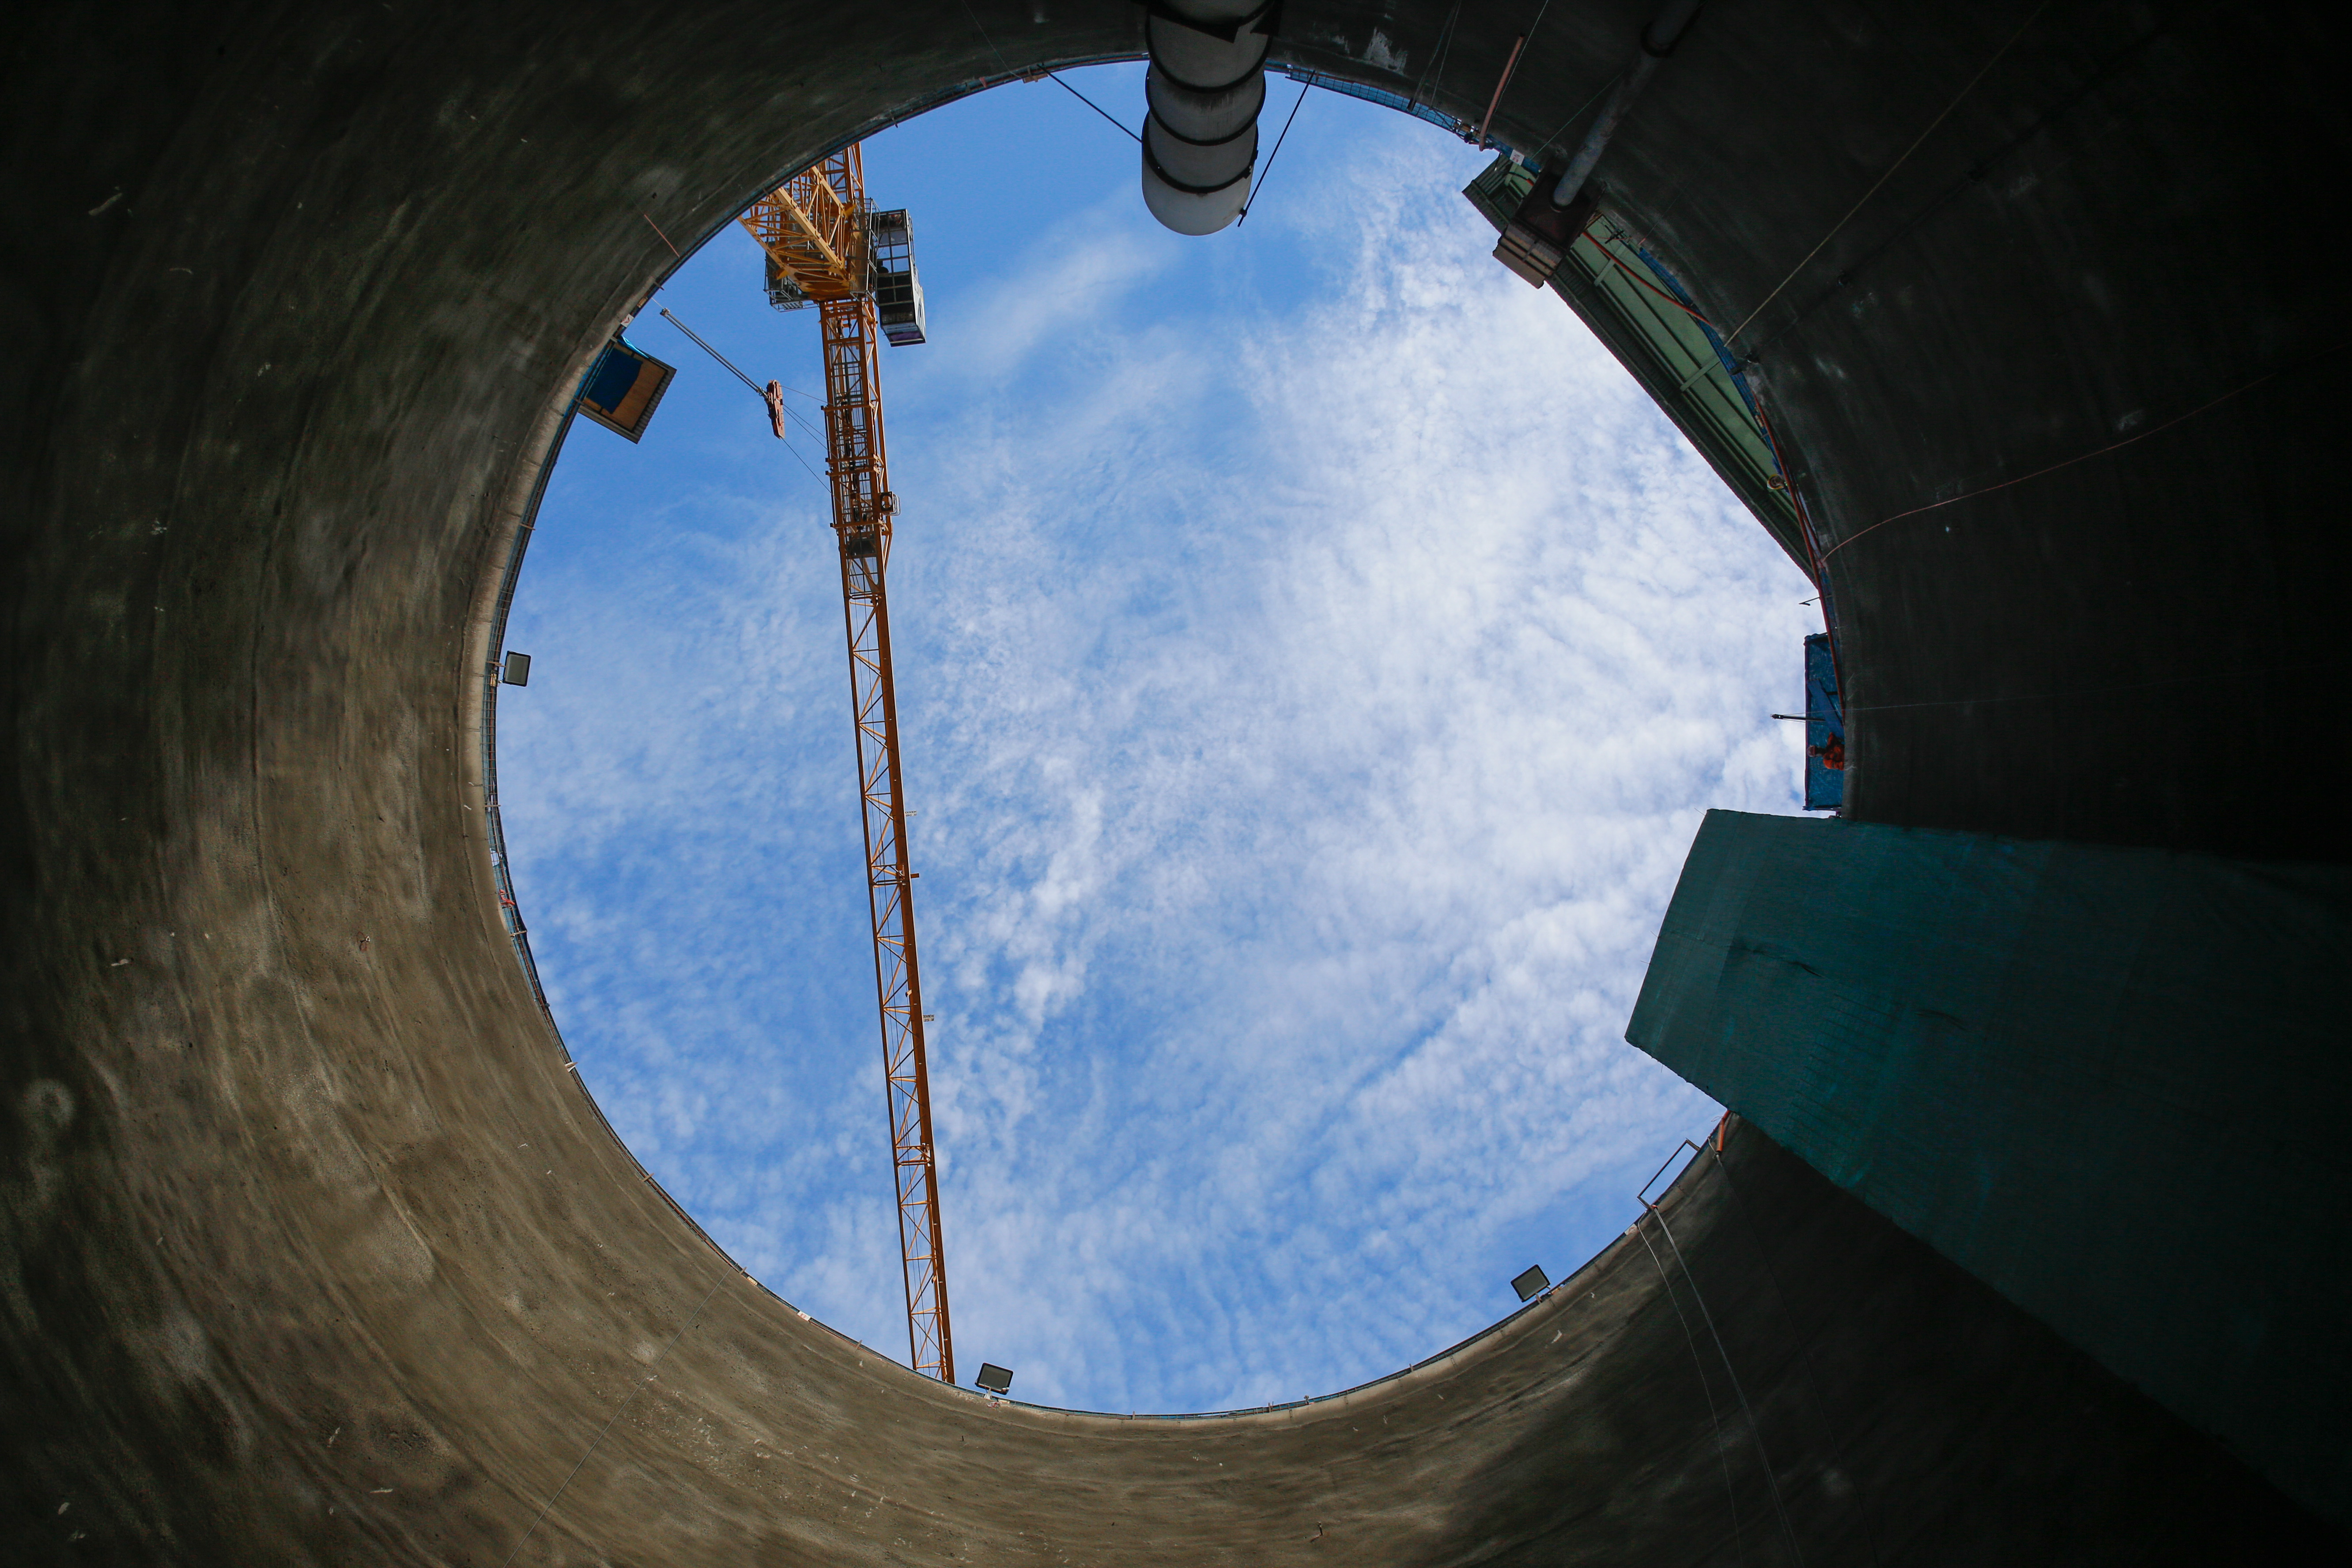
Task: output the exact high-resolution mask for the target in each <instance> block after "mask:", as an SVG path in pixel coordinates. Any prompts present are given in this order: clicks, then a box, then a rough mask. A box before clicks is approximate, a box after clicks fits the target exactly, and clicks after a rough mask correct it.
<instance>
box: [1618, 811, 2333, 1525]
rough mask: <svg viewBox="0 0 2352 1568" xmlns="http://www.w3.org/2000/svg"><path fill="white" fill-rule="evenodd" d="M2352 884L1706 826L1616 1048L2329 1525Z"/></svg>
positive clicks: (1863, 834)
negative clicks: (1659, 1066) (2040, 1325)
mask: <svg viewBox="0 0 2352 1568" xmlns="http://www.w3.org/2000/svg"><path fill="white" fill-rule="evenodd" d="M2347 911H2352V877H2347V872H2346V871H2345V870H2344V869H2343V868H2333V867H2313V866H2291V865H2263V864H2251V863H2239V862H2231V861H2225V860H2220V859H2215V858H2208V857H2201V856H2189V855H2174V854H2168V853H2164V852H2161V851H2156V850H2141V849H2122V848H2108V847H2095V846H2085V845H2073V844H2053V843H2028V842H2021V841H2018V840H2013V839H2002V838H1994V837H1982V836H1978V835H1971V834H1964V833H1948V832H1932V831H1927V830H1920V829H1906V828H1899V827H1889V826H1873V825H1868V824H1859V823H1853V822H1845V821H1836V820H1822V819H1805V818H1797V817H1778V816H1748V815H1744V814H1739V813H1733V812H1721V811H1717V812H1710V813H1709V814H1708V815H1707V817H1706V822H1705V824H1704V825H1703V826H1702V827H1701V828H1700V830H1699V834H1698V837H1697V840H1696V843H1694V844H1693V846H1692V847H1691V853H1690V858H1689V859H1688V861H1687V862H1686V863H1685V866H1684V868H1683V875H1682V880H1681V883H1680V885H1679V886H1678V887H1677V888H1676V889H1675V898H1674V902H1673V904H1672V906H1671V907H1670V908H1669V910H1667V913H1666V918H1665V921H1664V926H1663V928H1662V929H1661V931H1659V935H1658V944H1657V950H1656V952H1655V954H1654V956H1653V958H1652V959H1651V963H1650V970H1649V973H1648V976H1647V977H1646V979H1645V980H1644V981H1643V986H1642V994H1641V999H1640V1001H1639V1003H1638V1004H1637V1005H1636V1006H1635V1008H1634V1012H1633V1022H1632V1024H1631V1025H1630V1026H1628V1028H1627V1031H1626V1037H1627V1038H1628V1039H1630V1040H1631V1041H1632V1042H1633V1044H1634V1045H1636V1046H1638V1047H1641V1048H1642V1049H1643V1050H1644V1051H1646V1052H1648V1053H1649V1054H1650V1055H1652V1056H1653V1057H1655V1058H1658V1059H1659V1060H1660V1061H1662V1062H1664V1063H1665V1064H1666V1065H1667V1066H1668V1067H1670V1068H1674V1069H1675V1071H1676V1072H1678V1073H1680V1074H1682V1075H1683V1076H1684V1077H1685V1078H1686V1079H1689V1080H1690V1081H1691V1082H1692V1083H1694V1084H1696V1085H1697V1086H1698V1087H1699V1088H1700V1089H1704V1090H1706V1092H1707V1093H1708V1094H1709V1095H1711V1096H1713V1097H1714V1098H1715V1099H1716V1100H1718V1101H1720V1102H1721V1103H1723V1104H1724V1105H1726V1106H1728V1107H1729V1108H1730V1109H1732V1110H1737V1111H1738V1112H1739V1113H1740V1114H1741V1115H1743V1116H1745V1117H1748V1119H1749V1120H1751V1121H1755V1122H1756V1123H1757V1124H1758V1125H1759V1126H1760V1127H1761V1128H1762V1129H1763V1130H1764V1131H1766V1132H1768V1133H1769V1134H1770V1135H1771V1136H1772V1137H1773V1138H1775V1139H1777V1140H1779V1141H1780V1142H1781V1143H1783V1144H1784V1145H1786V1146H1787V1147H1789V1148H1790V1150H1792V1151H1794V1152H1796V1153H1797V1154H1798V1155H1800V1156H1801V1157H1802V1158H1803V1159H1804V1160H1806V1161H1807V1162H1808V1163H1811V1164H1812V1165H1813V1166H1814V1167H1815V1168H1816V1169H1817V1170H1819V1171H1821V1172H1822V1173H1823V1174H1825V1175H1827V1176H1828V1177H1829V1178H1830V1179H1831V1180H1832V1181H1835V1182H1837V1183H1838V1184H1840V1185H1842V1186H1844V1187H1845V1188H1847V1189H1848V1190H1849V1191H1851V1192H1853V1194H1855V1195H1856V1196H1858V1197H1860V1198H1861V1199H1862V1200H1863V1201H1864V1202H1865V1203H1867V1204H1869V1205H1871V1206H1872V1207H1874V1208H1875V1209H1877V1210H1878V1211H1879V1212H1880V1213H1881V1214H1884V1215H1886V1216H1887V1217H1888V1218H1890V1219H1892V1220H1894V1221H1895V1223H1896V1224H1897V1225H1900V1226H1903V1227H1904V1228H1905V1229H1906V1230H1908V1231H1910V1232H1912V1233H1913V1234H1914V1235H1916V1236H1918V1237H1921V1238H1923V1239H1924V1240H1926V1241H1927V1242H1928V1243H1930V1244H1931V1245H1933V1246H1935V1247H1937V1248H1938V1249H1939V1250H1941V1251H1942V1252H1943V1253H1944V1254H1945V1255H1946V1256H1947V1257H1948V1258H1952V1259H1953V1260H1954V1261H1956V1262H1958V1264H1960V1265H1961V1266H1962V1267H1964V1268H1968V1269H1969V1270H1970V1271H1971V1272H1973V1273H1975V1274H1976V1275H1977V1276H1979V1278H1980V1279H1984V1280H1985V1281H1987V1282H1988V1283H1990V1284H1991V1285H1992V1286H1993V1287H1994V1288H1996V1289H2000V1290H2001V1291H2002V1292H2004V1293H2005V1294H2007V1295H2008V1296H2009V1297H2010V1299H2011V1300H2014V1301H2016V1302H2017V1303H2018V1304H2019V1305H2020V1306H2021V1307H2023V1308H2024V1309H2026V1310H2028V1311H2030V1312H2032V1313H2033V1314H2035V1315H2036V1316H2038V1317H2040V1318H2042V1320H2043V1321H2045V1322H2048V1323H2049V1324H2051V1325H2052V1326H2053V1328H2055V1329H2057V1330H2058V1331H2059V1332H2061V1333H2062V1334H2064V1335H2065V1336H2066V1337H2068V1338H2069V1339H2071V1340H2073V1341H2074V1342H2075V1343H2076V1344H2078V1345H2080V1346H2082V1347H2083V1348H2084V1349H2085V1350H2087V1351H2089V1352H2091V1353H2092V1354H2093V1355H2095V1357H2097V1358H2098V1359H2099V1360H2100V1361H2102V1362H2104V1363H2105V1364H2106V1365H2107V1366H2108V1367H2110V1368H2111V1369H2113V1370H2114V1371H2116V1372H2117V1373H2121V1374H2122V1375H2123V1376H2125V1377H2126V1378H2127V1379H2129V1380H2130V1381H2132V1382H2134V1383H2136V1384H2139V1385H2140V1386H2141V1387H2142V1388H2144V1389H2146V1390H2147V1392H2149V1393H2150V1394H2154V1395H2155V1396H2156V1397H2157V1398H2158V1399H2159V1400H2161V1401H2163V1402H2164V1403H2166V1404H2168V1405H2170V1406H2171V1407H2172V1408H2173V1409H2175V1410H2176V1411H2178V1412H2179V1413H2180V1414H2181V1415H2185V1416H2187V1417H2188V1418H2189V1420H2190V1421H2192V1422H2193V1423H2195V1424H2197V1425H2198V1426H2202V1427H2204V1428H2206V1429H2207V1430H2209V1431H2212V1432H2214V1433H2217V1434H2219V1435H2221V1436H2222V1437H2223V1438H2224V1439H2225V1440H2227V1441H2228V1442H2229V1443H2230V1444H2231V1446H2233V1447H2236V1448H2237V1449H2238V1450H2239V1451H2240V1452H2241V1453H2242V1454H2244V1455H2245V1456H2246V1457H2247V1458H2250V1459H2252V1460H2253V1461H2254V1462H2255V1463H2256V1465H2257V1466H2258V1468H2262V1469H2263V1470H2264V1471H2266V1472H2267V1473H2269V1474H2270V1475H2271V1476H2272V1477H2273V1479H2276V1480H2278V1481H2279V1482H2280V1483H2281V1484H2282V1485H2284V1486H2285V1487H2286V1488H2287V1489H2288V1490H2290V1491H2291V1492H2294V1493H2295V1494H2296V1495H2298V1496H2299V1497H2301V1498H2303V1499H2304V1500H2305V1501H2307V1502H2310V1503H2312V1504H2313V1505H2315V1506H2316V1507H2318V1508H2319V1509H2320V1510H2322V1511H2323V1512H2326V1513H2328V1514H2330V1515H2331V1516H2332V1517H2334V1518H2336V1519H2337V1520H2339V1521H2343V1520H2346V1519H2347V1517H2352V1421H2347V1418H2346V1416H2345V1415H2344V1412H2346V1411H2347V1410H2352V1348H2347V1347H2352V1334H2347V1328H2352V1158H2347V1120H2352V1026H2347V974H2352V940H2347V931H2352V921H2347Z"/></svg>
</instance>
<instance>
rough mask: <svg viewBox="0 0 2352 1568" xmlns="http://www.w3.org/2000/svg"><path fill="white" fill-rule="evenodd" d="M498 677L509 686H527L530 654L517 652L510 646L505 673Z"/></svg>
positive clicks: (528, 683) (528, 682)
mask: <svg viewBox="0 0 2352 1568" xmlns="http://www.w3.org/2000/svg"><path fill="white" fill-rule="evenodd" d="M499 679H501V680H503V681H505V682H506V683H507V684H508V685H509V686H529V685H530V655H529V654H527V653H517V652H515V651H514V650H513V649H511V648H509V649H508V650H507V668H506V673H505V674H503V675H501V676H500V677H499Z"/></svg>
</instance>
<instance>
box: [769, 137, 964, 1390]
mask: <svg viewBox="0 0 2352 1568" xmlns="http://www.w3.org/2000/svg"><path fill="white" fill-rule="evenodd" d="M865 185H866V181H865V165H864V160H863V159H862V157H861V156H860V153H859V149H858V148H857V147H856V146H854V145H853V146H850V147H847V148H845V149H843V150H842V151H841V152H839V153H834V154H833V155H831V156H830V157H827V158H825V159H824V160H823V161H822V162H820V163H817V164H815V165H814V166H813V167H812V168H809V169H806V170H804V171H803V172H802V173H801V174H795V175H793V177H792V178H791V179H789V180H787V181H785V182H784V184H782V185H781V186H779V187H777V188H776V189H775V190H774V191H772V192H771V193H770V194H769V195H766V196H763V197H761V199H760V200H759V201H758V202H755V203H753V204H752V205H751V208H750V209H749V210H748V211H746V212H745V213H744V214H743V216H742V219H741V222H742V225H743V226H744V227H745V228H746V229H748V230H750V231H751V237H752V238H754V239H756V240H758V241H759V242H760V247H761V249H762V250H764V251H766V252H767V254H768V258H769V267H768V292H769V297H770V299H771V300H774V301H775V302H776V303H777V304H778V305H779V306H782V307H783V308H787V309H791V308H795V307H797V306H799V305H801V304H805V303H814V305H815V306H816V309H817V320H818V328H819V335H820V337H821V339H822V342H823V345H824V437H825V471H826V477H827V479H828V480H829V481H830V483H831V487H832V490H833V531H834V535H835V542H836V543H837V545H838V547H839V551H840V556H841V603H842V611H843V618H844V622H845V627H846V630H847V634H848V641H849V688H850V703H851V710H852V712H853V713H854V714H855V716H856V735H857V791H858V800H859V813H860V816H861V818H862V822H863V826H864V829H865V838H866V906H867V910H868V912H869V914H870V915H871V917H872V924H873V932H874V985H875V995H876V1000H877V1003H878V1005H879V1009H880V1013H881V1022H882V1067H883V1077H884V1080H885V1083H886V1086H887V1092H888V1096H889V1107H890V1163H891V1171H892V1179H893V1181H894V1183H895V1184H896V1187H897V1192H898V1243H899V1246H898V1251H899V1260H900V1267H901V1271H902V1275H903V1278H904V1281H905V1285H906V1293H907V1342H908V1358H909V1360H910V1362H911V1363H912V1364H913V1366H914V1368H915V1370H916V1371H917V1372H919V1373H926V1374H928V1375H929V1376H932V1377H936V1378H938V1379H939V1380H940V1382H942V1383H953V1382H954V1381H955V1351H954V1347H953V1344H952V1342H951V1340H950V1334H949V1330H948V1277H947V1260H946V1257H945V1253H944V1249H943V1248H942V1247H941V1244H940V1184H939V1168H938V1162H937V1160H936V1158H935V1157H934V1155H933V1152H932V1144H931V1089H930V1076H929V1068H928V1067H927V1064H926V1060H925V1057H924V1049H923V1025H924V1022H925V1019H924V1016H923V986H922V977H921V971H920V968H919V965H918V963H917V962H916V951H915V907H914V880H915V872H914V871H913V869H912V868H910V867H909V866H908V860H907V814H906V796H905V793H904V791H903V789H902V787H901V784H900V776H899V767H898V692H897V687H896V683H895V681H894V680H893V679H892V676H891V669H890V598H889V589H888V580H889V565H890V533H891V521H892V518H893V517H894V515H895V514H896V513H897V511H898V498H897V497H896V496H895V495H893V494H892V493H891V491H890V472H889V463H888V459H887V453H886V450H885V447H884V445H883V439H882V387H881V378H880V374H879V373H880V366H879V364H878V363H877V353H878V339H879V338H880V337H881V335H882V331H883V321H882V319H881V315H880V313H879V311H878V310H877V300H876V295H877V287H878V288H879V289H880V290H881V291H882V292H883V294H884V295H885V297H886V299H887V300H888V302H889V303H890V304H891V305H892V306H893V307H894V310H893V315H894V321H893V323H892V325H893V335H894V339H896V340H897V341H912V342H920V341H921V326H920V306H919V300H920V295H919V289H916V286H915V282H914V274H913V268H912V261H911V257H910V255H908V253H907V251H906V249H905V247H904V243H903V242H904V237H905V233H906V224H905V221H904V216H903V215H899V214H886V215H882V216H883V217H884V218H896V219H898V221H897V223H896V225H895V227H891V226H883V227H882V228H881V229H880V230H879V232H880V233H881V235H882V239H881V240H879V241H878V242H877V218H876V215H875V214H874V213H873V211H872V208H871V205H870V204H868V203H867V201H866V189H865ZM894 237H895V239H896V240H897V241H898V243H897V244H895V245H894V244H893V243H892V241H893V239H894ZM877 250H880V251H883V252H885V254H882V255H879V256H877ZM893 259H897V260H898V261H899V266H898V268H895V269H893V268H890V267H889V265H888V263H889V262H891V261H892V260H893ZM877 263H878V265H877ZM907 300H913V301H914V303H913V304H912V305H911V306H909V305H908V304H907V303H906V301H907ZM909 310H911V312H912V315H911V321H912V323H913V326H912V334H911V336H909V337H905V338H900V337H898V332H899V331H902V330H903V328H904V324H905V323H904V321H901V320H899V319H898V318H907V317H908V312H909Z"/></svg>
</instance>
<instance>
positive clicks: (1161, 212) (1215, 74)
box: [1143, 0, 1278, 234]
mask: <svg viewBox="0 0 2352 1568" xmlns="http://www.w3.org/2000/svg"><path fill="white" fill-rule="evenodd" d="M1276 4H1278V0H1267V3H1265V4H1254V3H1253V0H1161V3H1158V4H1154V5H1152V6H1151V9H1150V14H1149V15H1148V16H1146V17H1145V18H1144V23H1143V36H1144V40H1145V44H1146V46H1147V47H1149V48H1150V52H1151V68H1150V71H1148V72H1147V73H1146V74H1145V76H1144V79H1143V96H1144V99H1145V101H1146V102H1147V103H1148V104H1149V105H1150V110H1151V112H1150V114H1149V115H1148V116H1147V117H1146V118H1145V120H1144V122H1143V203H1144V205H1146V206H1148V207H1150V209H1151V216H1154V217H1156V218H1158V219H1159V220H1160V222H1161V223H1162V224H1164V225H1166V226H1168V227H1170V228H1172V229H1174V230H1175V231H1176V232H1177V233H1178V234H1214V233H1216V232H1217V231H1218V230H1219V229H1221V228H1223V227H1224V226H1226V225H1227V224H1230V223H1232V222H1233V221H1234V219H1235V218H1237V217H1239V216H1241V213H1242V208H1243V207H1244V206H1246V205H1248V203H1249V194H1250V174H1251V172H1252V171H1253V170H1254V169H1255V167H1256V166H1257V116H1258V110H1260V109H1262V108H1263V107H1265V51H1266V48H1267V47H1268V46H1269V45H1270V44H1272V42H1273V41H1274V12H1275V7H1276Z"/></svg>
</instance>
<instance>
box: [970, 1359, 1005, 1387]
mask: <svg viewBox="0 0 2352 1568" xmlns="http://www.w3.org/2000/svg"><path fill="white" fill-rule="evenodd" d="M972 1381H973V1382H974V1383H976V1384H980V1386H981V1387H982V1388H984V1389H986V1390H988V1392H989V1393H991V1394H1002V1393H1003V1392H1004V1391H1005V1390H1006V1389H1008V1388H1010V1387H1012V1386H1013V1373H1012V1370H1011V1369H1010V1368H1008V1367H1002V1366H998V1365H997V1364H996V1363H994V1362H986V1361H984V1362H982V1363H980V1375H979V1376H978V1377H975V1378H973V1379H972Z"/></svg>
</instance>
